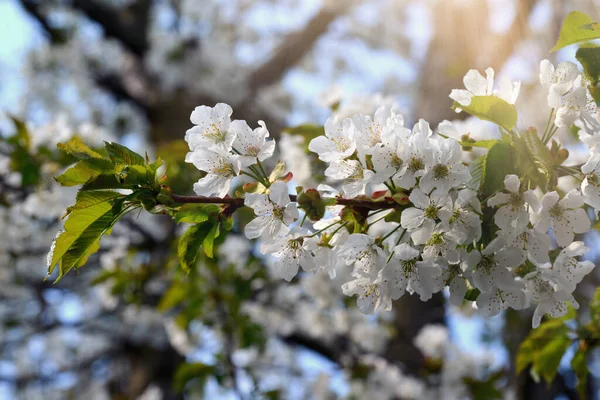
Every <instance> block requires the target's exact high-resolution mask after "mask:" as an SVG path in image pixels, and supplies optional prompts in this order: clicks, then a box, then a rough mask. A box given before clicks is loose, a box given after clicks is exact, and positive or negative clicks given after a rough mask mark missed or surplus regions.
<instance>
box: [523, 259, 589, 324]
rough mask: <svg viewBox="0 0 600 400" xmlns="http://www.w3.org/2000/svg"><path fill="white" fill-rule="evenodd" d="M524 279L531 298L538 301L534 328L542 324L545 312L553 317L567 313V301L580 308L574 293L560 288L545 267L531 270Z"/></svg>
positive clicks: (534, 314)
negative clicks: (545, 271)
mask: <svg viewBox="0 0 600 400" xmlns="http://www.w3.org/2000/svg"><path fill="white" fill-rule="evenodd" d="M524 280H525V284H526V285H527V295H528V297H529V300H530V301H531V300H533V301H534V302H535V303H537V306H536V308H535V311H534V313H533V320H532V325H533V327H534V328H537V327H538V326H540V322H541V321H542V317H543V316H544V314H549V315H550V316H551V317H552V318H558V317H562V316H563V315H565V314H566V313H567V311H568V310H569V308H568V306H567V303H570V304H571V306H572V307H573V308H575V309H578V308H579V303H577V301H576V300H575V298H574V297H573V295H572V294H571V293H570V292H568V291H566V290H564V289H562V288H558V286H557V284H556V283H554V282H553V281H552V280H550V279H548V278H547V277H546V274H544V270H543V269H540V270H536V271H533V272H530V273H529V274H527V275H526V276H525V278H524Z"/></svg>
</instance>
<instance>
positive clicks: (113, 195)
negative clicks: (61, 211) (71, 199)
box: [66, 190, 125, 215]
mask: <svg viewBox="0 0 600 400" xmlns="http://www.w3.org/2000/svg"><path fill="white" fill-rule="evenodd" d="M124 197H125V196H124V195H122V194H121V193H117V192H113V191H111V190H95V191H86V192H81V191H80V192H79V193H77V197H76V199H75V204H73V205H72V206H70V207H68V208H67V214H66V215H68V214H69V213H71V212H72V211H74V210H83V209H86V208H90V207H94V206H97V205H99V204H100V203H104V202H107V203H111V204H112V201H113V200H116V199H120V198H124Z"/></svg>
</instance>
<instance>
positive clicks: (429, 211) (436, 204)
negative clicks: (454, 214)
mask: <svg viewBox="0 0 600 400" xmlns="http://www.w3.org/2000/svg"><path fill="white" fill-rule="evenodd" d="M409 200H410V202H411V203H412V204H413V205H414V206H415V207H411V208H407V209H406V210H404V211H402V216H401V217H400V224H401V225H402V227H403V228H405V229H406V230H407V231H409V232H410V237H411V238H412V240H413V242H414V244H416V245H420V244H425V243H427V241H428V240H429V238H430V237H431V234H432V233H433V230H434V228H435V226H436V224H437V220H438V219H439V218H440V216H441V214H443V213H444V212H447V211H445V210H442V208H444V207H445V208H446V209H447V208H448V206H449V203H450V198H449V197H448V196H447V195H444V194H440V193H438V192H437V190H436V191H434V192H433V193H432V194H431V196H427V195H426V194H425V193H424V192H423V191H422V190H421V189H419V188H417V189H414V190H413V191H412V192H411V194H410V196H409Z"/></svg>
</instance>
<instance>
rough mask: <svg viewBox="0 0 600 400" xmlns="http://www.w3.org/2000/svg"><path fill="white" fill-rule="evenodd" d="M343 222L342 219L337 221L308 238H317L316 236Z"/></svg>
mask: <svg viewBox="0 0 600 400" xmlns="http://www.w3.org/2000/svg"><path fill="white" fill-rule="evenodd" d="M341 222H342V220H341V219H340V220H339V221H335V222H334V223H333V224H330V225H327V226H326V227H325V228H323V229H320V230H318V231H316V232H315V233H313V234H312V235H308V236H307V237H309V238H311V237H315V236H317V235H318V234H319V233H321V232H323V231H326V230H327V229H329V228H331V227H332V226H335V225H337V224H339V223H341ZM347 223H348V221H346V222H344V225H346V224H347Z"/></svg>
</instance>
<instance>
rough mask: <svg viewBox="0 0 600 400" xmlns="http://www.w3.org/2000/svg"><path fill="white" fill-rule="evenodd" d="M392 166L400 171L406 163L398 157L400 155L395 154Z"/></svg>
mask: <svg viewBox="0 0 600 400" xmlns="http://www.w3.org/2000/svg"><path fill="white" fill-rule="evenodd" d="M391 162H392V165H393V166H394V167H395V168H396V169H400V168H402V165H404V161H402V159H401V158H400V157H399V156H398V154H393V155H392V161H391Z"/></svg>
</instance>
